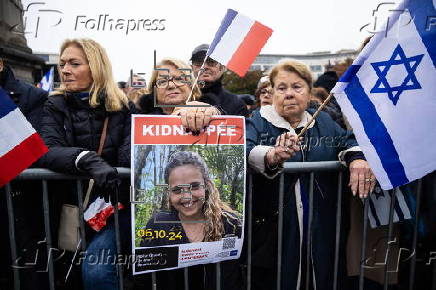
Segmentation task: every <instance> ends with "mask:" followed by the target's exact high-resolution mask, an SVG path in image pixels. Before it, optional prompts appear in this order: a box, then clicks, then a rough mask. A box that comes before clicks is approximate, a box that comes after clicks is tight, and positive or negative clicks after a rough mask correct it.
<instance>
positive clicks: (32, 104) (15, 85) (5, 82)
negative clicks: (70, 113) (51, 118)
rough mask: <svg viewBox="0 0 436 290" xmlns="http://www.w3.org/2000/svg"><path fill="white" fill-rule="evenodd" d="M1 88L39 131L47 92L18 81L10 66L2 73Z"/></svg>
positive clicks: (0, 74)
mask: <svg viewBox="0 0 436 290" xmlns="http://www.w3.org/2000/svg"><path fill="white" fill-rule="evenodd" d="M0 87H1V88H3V89H4V90H5V91H6V92H7V93H8V94H9V96H10V97H11V98H12V99H13V100H14V102H15V103H16V104H17V106H18V108H20V110H21V112H23V114H24V116H25V117H26V118H27V120H28V121H29V122H30V124H32V126H33V127H34V128H35V130H37V131H39V129H40V128H41V121H42V116H43V108H44V103H45V101H46V100H47V95H48V94H47V92H46V91H44V90H42V89H38V88H36V87H34V86H32V85H30V84H27V83H24V82H21V81H19V80H17V79H16V78H15V76H14V73H13V72H12V70H11V69H10V68H9V67H8V66H5V67H4V69H3V71H2V72H1V73H0Z"/></svg>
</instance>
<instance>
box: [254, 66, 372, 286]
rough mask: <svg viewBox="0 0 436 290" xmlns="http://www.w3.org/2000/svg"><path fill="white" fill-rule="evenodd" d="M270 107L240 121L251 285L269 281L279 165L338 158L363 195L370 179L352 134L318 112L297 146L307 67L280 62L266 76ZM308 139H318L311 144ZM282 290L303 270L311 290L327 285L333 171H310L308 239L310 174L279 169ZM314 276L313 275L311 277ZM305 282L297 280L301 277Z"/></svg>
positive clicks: (305, 116) (307, 112)
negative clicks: (249, 192)
mask: <svg viewBox="0 0 436 290" xmlns="http://www.w3.org/2000/svg"><path fill="white" fill-rule="evenodd" d="M270 82H271V86H272V94H273V104H272V105H267V106H262V107H261V109H260V110H259V111H256V112H254V114H253V117H252V118H251V119H249V120H248V121H247V158H248V163H249V166H250V167H251V169H253V170H254V172H255V176H254V177H253V182H254V184H253V237H254V240H253V259H252V263H253V264H252V265H253V274H252V277H253V286H254V287H253V288H254V289H267V288H268V289H273V288H275V286H274V284H275V283H276V281H275V278H276V272H277V269H276V264H277V262H276V257H277V253H275V252H274V249H276V248H277V232H276V231H277V219H278V196H279V177H278V175H279V173H280V171H281V169H282V168H283V163H284V162H308V161H334V160H344V161H346V163H347V164H348V166H349V168H350V186H351V190H352V192H353V194H354V195H359V196H360V197H364V196H366V195H367V194H368V192H369V191H370V190H371V189H372V188H373V187H374V185H375V178H374V176H373V174H372V172H371V170H370V168H369V166H368V163H367V162H366V161H365V159H364V156H363V154H362V152H361V151H360V149H359V147H358V144H357V142H356V140H355V138H354V136H353V135H352V134H351V133H350V132H347V131H345V130H343V129H341V128H340V127H339V126H338V124H337V123H336V122H334V121H333V120H332V119H331V118H330V116H329V115H328V114H327V113H324V112H321V113H320V114H319V115H318V117H316V118H315V121H314V122H313V123H312V124H311V125H309V127H308V130H307V131H306V132H305V134H304V140H303V143H307V144H301V143H300V140H298V139H297V134H298V132H300V130H301V129H302V128H303V127H304V126H305V125H306V124H307V123H308V122H309V120H310V119H311V117H312V114H314V111H313V110H311V109H308V103H309V101H310V89H311V88H312V75H311V72H310V71H309V69H308V68H307V66H306V65H304V64H302V63H299V62H297V61H293V60H286V61H283V62H282V63H280V64H278V65H276V66H275V67H274V68H273V69H272V71H271V73H270ZM314 141H316V142H317V143H316V144H314ZM284 181H285V184H284V189H285V196H284V215H283V252H282V256H283V258H282V281H281V282H280V283H281V286H282V289H299V285H300V284H301V281H305V277H304V275H305V273H306V269H307V267H310V268H311V271H310V272H311V273H313V274H311V276H312V275H314V277H311V278H310V280H311V281H313V282H312V283H315V284H316V285H314V287H315V289H332V287H333V267H332V266H333V261H334V250H335V231H336V229H335V217H336V204H337V195H336V194H337V186H338V184H337V177H336V173H330V172H319V173H315V181H314V186H313V188H314V191H313V224H312V229H313V231H312V235H311V237H309V236H308V233H307V228H308V219H307V216H308V215H307V212H308V205H307V202H306V201H307V200H308V196H307V193H308V188H309V174H308V173H301V174H285V178H284ZM308 238H311V240H312V248H311V249H310V250H311V253H312V263H311V264H310V265H305V261H306V259H305V256H304V253H305V249H304V248H305V245H306V241H307V239H308ZM312 278H313V279H312ZM303 279H304V280H303Z"/></svg>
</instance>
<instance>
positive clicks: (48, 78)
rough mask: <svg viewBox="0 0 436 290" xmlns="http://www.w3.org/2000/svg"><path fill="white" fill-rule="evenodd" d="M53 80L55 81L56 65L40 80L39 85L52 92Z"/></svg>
mask: <svg viewBox="0 0 436 290" xmlns="http://www.w3.org/2000/svg"><path fill="white" fill-rule="evenodd" d="M53 81H54V67H52V68H51V69H50V70H49V71H48V72H46V73H45V75H44V76H43V77H42V79H41V81H40V82H39V87H40V88H41V89H43V90H45V91H47V92H51V91H52V90H53Z"/></svg>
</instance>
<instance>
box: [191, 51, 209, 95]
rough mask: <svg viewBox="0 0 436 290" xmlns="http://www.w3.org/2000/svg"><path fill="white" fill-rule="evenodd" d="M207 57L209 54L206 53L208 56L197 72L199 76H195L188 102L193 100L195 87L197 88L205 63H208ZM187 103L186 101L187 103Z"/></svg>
mask: <svg viewBox="0 0 436 290" xmlns="http://www.w3.org/2000/svg"><path fill="white" fill-rule="evenodd" d="M207 57H208V56H207V54H206V56H205V57H204V60H203V64H202V65H201V67H200V70H199V71H198V74H197V76H196V77H195V80H194V84H193V85H192V88H191V92H190V93H189V97H188V99H187V100H186V103H188V102H189V101H190V100H191V98H192V93H193V91H194V89H195V86H196V85H197V82H198V78H199V77H200V74H201V73H202V72H203V69H204V64H205V63H206V59H207ZM186 103H185V104H186Z"/></svg>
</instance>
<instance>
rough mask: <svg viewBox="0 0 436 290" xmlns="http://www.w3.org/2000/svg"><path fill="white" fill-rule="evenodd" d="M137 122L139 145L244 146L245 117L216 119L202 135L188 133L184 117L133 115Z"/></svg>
mask: <svg viewBox="0 0 436 290" xmlns="http://www.w3.org/2000/svg"><path fill="white" fill-rule="evenodd" d="M133 119H134V121H133V126H134V128H133V129H134V132H133V133H134V140H133V142H134V144H135V145H139V144H142V145H146V144H147V145H148V144H174V145H176V144H180V145H185V144H186V145H192V144H204V145H207V144H228V145H237V144H244V131H245V123H244V118H243V117H233V116H217V117H214V118H212V120H211V122H210V124H209V126H208V127H207V128H206V129H205V130H204V132H202V133H200V135H199V136H194V135H192V133H186V131H185V128H184V127H183V126H182V121H181V119H180V117H176V116H143V115H133Z"/></svg>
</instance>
